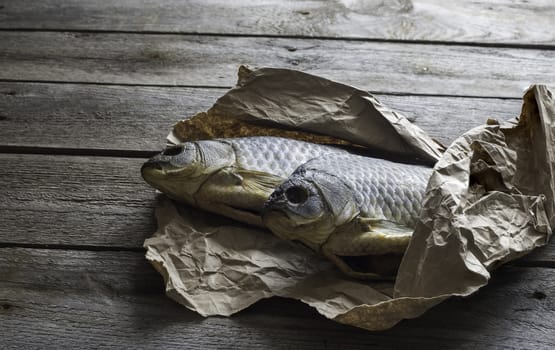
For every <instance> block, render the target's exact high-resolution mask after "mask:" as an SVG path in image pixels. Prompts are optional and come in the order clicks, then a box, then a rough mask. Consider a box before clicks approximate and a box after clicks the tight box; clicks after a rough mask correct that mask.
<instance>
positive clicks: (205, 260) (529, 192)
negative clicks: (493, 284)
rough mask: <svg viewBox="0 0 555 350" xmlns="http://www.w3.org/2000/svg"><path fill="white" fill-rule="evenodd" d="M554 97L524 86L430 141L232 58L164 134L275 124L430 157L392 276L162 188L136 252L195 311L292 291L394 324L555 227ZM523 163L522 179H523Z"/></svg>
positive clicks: (294, 75)
mask: <svg viewBox="0 0 555 350" xmlns="http://www.w3.org/2000/svg"><path fill="white" fill-rule="evenodd" d="M554 118H555V103H554V102H553V98H552V95H551V93H550V91H549V90H548V89H547V88H546V87H545V86H532V87H531V88H530V89H529V90H528V92H526V94H525V96H524V105H523V109H522V114H521V116H520V118H519V120H518V122H516V121H515V123H512V124H504V125H498V124H496V123H494V122H490V123H488V124H489V125H484V126H481V127H478V128H475V129H472V130H470V131H469V132H467V133H465V134H464V135H462V136H461V137H460V138H458V139H457V140H455V142H453V144H452V145H451V146H450V147H449V148H448V149H447V150H446V151H445V152H444V153H443V148H442V146H441V145H439V144H437V143H436V142H434V141H433V140H431V139H430V138H429V137H428V136H427V135H426V134H425V133H424V132H423V131H422V130H421V129H419V128H417V127H416V126H414V125H413V124H411V123H410V122H409V121H408V120H407V119H406V118H405V117H403V116H402V115H400V114H398V113H396V112H393V111H391V110H390V109H388V108H387V107H385V106H383V105H382V104H381V103H379V101H377V99H376V98H375V97H373V96H372V95H370V94H368V93H367V92H364V91H362V90H358V89H355V88H353V87H350V86H346V85H343V84H339V83H335V82H332V81H329V80H327V79H323V78H320V77H316V76H312V75H308V74H305V73H301V72H297V71H291V70H284V69H269V68H266V69H260V70H256V71H251V70H249V69H248V68H245V67H241V69H240V72H239V82H238V86H237V87H236V88H235V89H232V90H231V91H229V92H228V93H227V94H225V95H224V96H223V97H221V98H220V99H219V100H218V101H217V102H216V104H215V105H214V106H213V107H212V108H211V109H210V110H208V111H207V112H203V113H199V114H198V115H197V116H195V117H193V118H191V119H189V120H186V121H182V122H179V123H178V124H176V126H175V128H174V130H173V131H172V133H171V134H170V135H169V136H168V140H169V141H170V142H172V143H176V142H180V141H185V140H193V139H202V138H213V137H232V136H252V135H274V136H285V137H293V138H298V139H303V140H309V141H312V142H323V143H337V144H352V145H357V146H361V147H366V148H369V149H372V150H374V151H378V152H382V153H385V154H391V155H392V156H393V157H396V156H402V157H409V158H411V159H419V160H420V161H421V162H423V163H434V162H436V161H437V160H438V159H439V161H437V164H436V165H435V168H434V172H433V175H432V177H431V178H430V182H429V185H428V189H427V192H426V196H425V200H424V204H423V210H422V215H421V220H420V223H419V224H418V226H417V228H416V230H415V232H414V236H413V238H412V240H411V243H410V246H409V248H408V250H407V252H406V254H405V256H404V258H403V262H402V264H401V267H400V269H399V273H398V276H397V279H396V281H395V282H375V281H374V282H368V281H358V280H354V279H350V278H347V277H345V276H343V275H341V274H340V273H339V272H338V271H337V270H336V268H335V267H334V266H333V265H332V264H330V263H329V262H327V261H326V260H325V259H323V258H322V257H320V256H318V255H316V254H315V253H313V252H312V251H310V250H308V249H306V248H304V247H302V246H300V245H297V244H295V243H293V242H286V241H282V240H280V239H278V238H276V237H274V236H273V235H272V234H271V233H269V232H268V231H265V230H262V229H258V228H252V227H246V226H244V225H242V224H240V223H237V222H234V221H232V220H229V219H225V218H221V217H218V216H217V215H212V214H208V213H204V212H201V211H198V210H196V209H192V208H189V207H186V206H183V205H176V204H175V203H174V202H172V201H170V200H169V199H167V198H165V197H164V196H160V198H159V205H158V207H157V209H156V215H157V219H158V230H157V232H156V233H155V234H154V236H153V237H152V238H149V239H147V240H146V241H145V247H146V249H147V255H146V256H147V259H148V260H149V261H151V262H152V264H153V265H154V266H155V268H156V269H157V270H158V271H159V272H160V273H161V274H162V275H163V277H164V280H165V283H166V291H167V294H168V296H170V297H171V298H172V299H174V300H175V301H177V302H179V303H181V304H183V305H184V306H185V307H187V308H189V309H191V310H193V311H196V312H198V313H199V314H201V315H204V316H210V315H226V316H228V315H231V314H233V313H235V312H238V311H240V310H242V309H244V308H246V307H248V306H249V305H251V304H252V303H254V302H256V301H257V300H260V299H262V298H268V297H271V296H282V297H289V298H295V299H298V300H301V301H303V302H305V303H307V304H309V305H311V306H312V307H314V308H315V309H316V310H317V311H318V312H319V313H321V314H322V315H324V316H326V317H328V318H330V319H333V320H336V321H338V322H342V323H346V324H351V325H354V326H358V327H362V328H366V329H369V330H380V329H386V328H389V327H392V326H393V325H395V324H396V323H398V322H399V321H401V320H402V319H405V318H413V317H417V316H419V315H421V314H422V313H424V312H425V311H426V310H428V309H429V308H430V307H432V306H434V305H436V304H437V303H439V302H441V301H442V300H445V299H446V298H448V297H450V296H454V295H458V296H466V295H470V294H471V293H473V292H475V291H476V290H478V289H479V288H480V287H482V286H484V285H486V284H487V283H488V280H489V278H490V274H491V273H492V271H493V270H494V269H495V268H496V267H498V266H499V265H501V264H503V263H506V262H508V261H510V260H513V259H516V258H518V257H520V256H522V255H524V254H526V253H528V252H530V251H531V250H532V249H534V248H535V247H538V246H541V245H545V244H546V243H547V242H548V240H549V237H550V235H551V227H553V224H554V222H553V221H554V208H553V200H554V197H555V192H554V191H555V184H554V183H553V181H554V180H553V160H554V157H555V155H554V154H553V149H552V148H551V145H552V144H553V142H554V129H553V127H552V125H553V123H554ZM531 169H533V171H534V177H533V178H532V177H530V176H528V174H529V172H530V171H531Z"/></svg>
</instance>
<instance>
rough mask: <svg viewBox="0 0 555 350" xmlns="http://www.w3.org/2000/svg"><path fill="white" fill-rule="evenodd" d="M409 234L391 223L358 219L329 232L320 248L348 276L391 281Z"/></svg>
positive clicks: (371, 219) (408, 231)
mask: <svg viewBox="0 0 555 350" xmlns="http://www.w3.org/2000/svg"><path fill="white" fill-rule="evenodd" d="M412 232H413V230H412V229H411V228H409V227H407V226H404V225H399V224H397V223H394V222H391V221H387V220H382V219H376V218H359V219H358V220H357V221H356V222H354V223H352V224H351V225H348V226H346V227H342V228H338V229H337V230H336V231H335V232H333V233H332V235H331V236H330V238H329V239H328V240H327V241H326V243H324V245H323V246H322V253H323V254H324V256H326V257H327V258H328V259H330V260H331V261H332V262H333V263H335V265H337V267H338V268H339V269H340V270H341V271H343V272H344V273H345V274H347V275H348V276H351V277H355V278H364V279H391V278H393V277H394V276H395V274H396V272H397V269H398V268H399V264H400V263H401V259H402V257H403V254H404V253H405V250H406V249H407V246H408V244H409V242H410V238H411V236H412Z"/></svg>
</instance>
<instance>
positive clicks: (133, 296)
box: [0, 248, 555, 349]
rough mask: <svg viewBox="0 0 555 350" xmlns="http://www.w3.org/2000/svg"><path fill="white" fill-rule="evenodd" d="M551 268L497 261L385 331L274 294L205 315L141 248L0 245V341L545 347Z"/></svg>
mask: <svg viewBox="0 0 555 350" xmlns="http://www.w3.org/2000/svg"><path fill="white" fill-rule="evenodd" d="M554 281H555V270H552V269H540V268H503V269H501V270H499V271H497V273H496V274H495V276H494V278H493V280H492V283H491V284H490V285H488V286H487V287H484V288H483V289H482V290H481V291H479V292H478V293H477V294H476V295H475V296H472V297H470V298H467V299H453V300H449V301H446V302H444V303H443V304H440V305H439V306H437V307H435V308H434V309H432V310H430V311H429V312H428V313H427V314H425V315H424V316H423V317H421V318H419V319H415V320H408V321H403V322H402V323H401V324H400V325H399V326H397V327H396V328H394V329H392V330H389V331H385V332H367V331H364V330H360V329H356V328H353V327H347V326H342V325H339V324H336V323H334V322H332V321H329V320H326V319H324V318H323V317H322V316H319V315H318V314H317V313H316V312H315V311H314V310H312V309H310V308H309V307H307V306H303V305H301V304H300V303H298V302H293V301H287V300H283V299H272V300H270V301H263V302H260V303H258V304H256V305H254V306H252V307H251V308H249V309H248V310H245V311H243V312H241V313H239V314H237V315H235V316H233V317H231V318H222V317H211V318H207V319H203V318H201V317H200V316H198V315H196V314H194V313H193V312H190V311H188V310H186V309H185V308H184V307H182V306H180V305H178V304H176V303H174V302H172V301H170V300H169V299H168V298H166V297H165V296H164V295H163V293H162V283H161V279H160V277H159V276H158V274H157V273H156V272H155V271H154V270H153V269H152V268H151V267H150V266H148V264H147V263H146V262H145V261H144V258H143V256H142V253H139V252H136V253H135V252H87V251H71V250H68V251H61V250H42V249H21V248H18V249H9V248H2V249H0V322H1V324H2V327H0V345H1V344H4V345H7V346H9V348H10V349H15V348H22V349H23V348H25V349H32V348H45V347H47V348H62V347H70V348H74V347H75V346H86V347H88V348H113V347H114V346H116V344H117V347H118V348H152V347H162V348H164V349H174V348H175V349H177V348H179V349H183V348H186V349H207V348H222V349H229V348H269V349H291V348H303V349H321V348H346V349H363V348H364V349H368V348H372V349H384V348H429V347H433V348H442V349H443V348H447V349H455V348H456V349H475V348H478V349H485V348H487V349H491V348H500V349H501V348H503V349H507V348H527V349H551V348H553V346H555V333H553V332H552V330H553V323H554V322H555V302H554V301H555V294H554V293H555V284H554Z"/></svg>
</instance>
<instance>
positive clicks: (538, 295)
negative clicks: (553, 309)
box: [532, 290, 547, 300]
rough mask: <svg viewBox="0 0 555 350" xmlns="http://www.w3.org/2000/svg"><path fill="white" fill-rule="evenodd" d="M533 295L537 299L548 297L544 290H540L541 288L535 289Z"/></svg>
mask: <svg viewBox="0 0 555 350" xmlns="http://www.w3.org/2000/svg"><path fill="white" fill-rule="evenodd" d="M532 297H533V298H535V299H539V300H542V299H545V298H547V295H546V294H545V293H544V292H540V291H539V290H536V291H534V293H532Z"/></svg>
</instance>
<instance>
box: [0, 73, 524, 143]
mask: <svg viewBox="0 0 555 350" xmlns="http://www.w3.org/2000/svg"><path fill="white" fill-rule="evenodd" d="M225 92H226V90H223V89H203V88H181V87H172V88H170V87H149V86H103V85H83V84H45V83H0V147H1V146H27V147H66V148H85V149H116V150H142V151H158V150H160V149H161V148H162V147H163V145H164V144H165V137H166V135H167V133H168V132H169V131H170V129H171V127H172V125H173V124H174V123H175V122H177V121H178V120H181V119H184V118H186V117H189V116H192V115H194V114H196V113H197V112H201V111H204V110H206V109H208V108H209V107H210V106H211V105H212V104H213V103H214V102H215V101H216V99H217V98H218V97H220V96H222V95H223V94H224V93H225ZM377 97H378V98H379V99H380V101H382V102H383V103H384V104H386V105H388V106H390V107H391V108H393V109H395V110H397V111H399V112H402V113H403V114H405V115H406V116H407V117H408V118H410V119H411V120H412V121H413V122H414V123H415V124H416V125H418V126H420V127H421V128H423V129H424V130H425V131H427V132H428V133H429V134H430V135H431V136H432V137H434V138H436V139H437V140H439V141H440V142H442V143H444V144H446V145H447V144H449V143H450V142H452V141H453V140H454V139H455V138H456V137H458V136H459V135H461V134H462V133H464V132H465V131H467V130H469V129H471V128H473V127H475V126H478V125H481V124H483V123H484V122H485V121H486V120H487V119H488V118H494V119H498V120H507V119H511V118H514V117H515V116H517V115H518V114H519V112H520V104H521V101H520V100H519V99H509V100H503V99H485V98H460V97H431V96H393V95H377Z"/></svg>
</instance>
